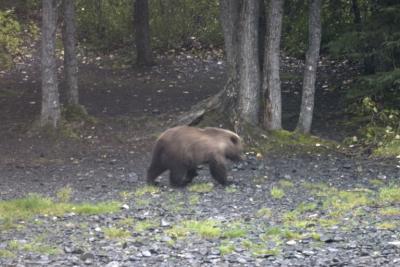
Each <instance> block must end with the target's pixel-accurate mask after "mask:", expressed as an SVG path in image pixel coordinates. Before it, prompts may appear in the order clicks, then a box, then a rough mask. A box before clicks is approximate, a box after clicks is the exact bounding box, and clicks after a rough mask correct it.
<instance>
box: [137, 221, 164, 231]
mask: <svg viewBox="0 0 400 267" xmlns="http://www.w3.org/2000/svg"><path fill="white" fill-rule="evenodd" d="M158 226H159V223H157V222H155V221H154V220H150V219H148V220H143V221H139V222H137V223H136V224H135V227H134V229H135V231H136V232H138V233H140V232H143V231H146V230H148V229H152V228H156V227H158Z"/></svg>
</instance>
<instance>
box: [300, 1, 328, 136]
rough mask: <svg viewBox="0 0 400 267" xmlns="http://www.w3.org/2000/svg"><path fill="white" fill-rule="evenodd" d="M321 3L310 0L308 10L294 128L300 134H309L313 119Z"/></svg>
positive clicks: (319, 42)
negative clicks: (301, 83) (299, 96)
mask: <svg viewBox="0 0 400 267" xmlns="http://www.w3.org/2000/svg"><path fill="white" fill-rule="evenodd" d="M321 1H322V0H311V3H310V9H309V10H310V11H309V22H308V23H309V25H308V29H309V30H308V31H309V33H308V38H309V47H308V50H307V53H306V61H305V70H304V78H303V95H302V102H301V108H300V116H299V121H298V123H297V128H296V130H297V131H299V132H301V133H309V132H310V130H311V124H312V118H313V111H314V96H315V80H316V74H317V66H318V59H319V49H320V44H321Z"/></svg>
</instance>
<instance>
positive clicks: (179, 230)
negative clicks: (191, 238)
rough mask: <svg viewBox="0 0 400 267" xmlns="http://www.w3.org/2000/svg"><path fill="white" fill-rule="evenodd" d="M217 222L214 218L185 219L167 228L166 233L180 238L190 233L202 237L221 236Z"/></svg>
mask: <svg viewBox="0 0 400 267" xmlns="http://www.w3.org/2000/svg"><path fill="white" fill-rule="evenodd" d="M218 225H219V222H217V221H215V220H204V221H197V220H186V221H182V222H181V223H179V224H178V225H175V226H173V227H172V228H171V229H168V230H167V234H168V235H169V236H171V237H173V238H182V237H185V236H187V235H188V234H190V233H193V234H197V235H199V236H200V237H202V238H217V237H220V236H221V228H219V227H218Z"/></svg>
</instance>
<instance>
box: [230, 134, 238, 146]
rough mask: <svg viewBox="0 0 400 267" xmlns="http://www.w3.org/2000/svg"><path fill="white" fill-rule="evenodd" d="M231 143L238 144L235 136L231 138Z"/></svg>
mask: <svg viewBox="0 0 400 267" xmlns="http://www.w3.org/2000/svg"><path fill="white" fill-rule="evenodd" d="M231 142H232V143H233V144H234V145H237V143H238V142H239V140H238V139H237V137H236V136H231Z"/></svg>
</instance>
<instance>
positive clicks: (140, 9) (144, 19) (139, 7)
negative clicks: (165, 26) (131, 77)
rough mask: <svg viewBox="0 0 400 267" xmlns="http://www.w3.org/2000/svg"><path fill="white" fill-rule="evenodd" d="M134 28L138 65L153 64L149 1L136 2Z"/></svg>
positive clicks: (136, 0)
mask: <svg viewBox="0 0 400 267" xmlns="http://www.w3.org/2000/svg"><path fill="white" fill-rule="evenodd" d="M134 1H135V3H134V18H133V19H134V22H133V23H134V27H135V41H136V55H137V57H136V63H137V64H138V65H142V66H148V65H151V64H153V58H152V52H151V45H150V26H149V3H148V0H134Z"/></svg>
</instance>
